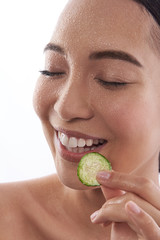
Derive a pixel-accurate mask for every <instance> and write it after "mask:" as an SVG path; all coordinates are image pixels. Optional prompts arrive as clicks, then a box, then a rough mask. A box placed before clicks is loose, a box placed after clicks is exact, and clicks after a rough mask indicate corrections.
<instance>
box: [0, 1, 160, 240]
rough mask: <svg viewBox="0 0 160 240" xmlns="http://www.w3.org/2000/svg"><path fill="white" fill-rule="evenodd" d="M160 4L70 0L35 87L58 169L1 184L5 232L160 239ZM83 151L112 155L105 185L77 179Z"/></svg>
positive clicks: (0, 230)
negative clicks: (42, 176) (88, 185)
mask: <svg viewBox="0 0 160 240" xmlns="http://www.w3.org/2000/svg"><path fill="white" fill-rule="evenodd" d="M159 7H160V2H159V1H138V0H137V1H133V0H132V1H131V0H101V1H97V0H71V1H69V2H68V4H67V6H66V8H65V10H64V11H63V13H62V15H61V17H60V19H59V21H58V24H57V27H56V29H55V31H54V33H53V36H52V38H51V40H50V43H49V44H47V45H46V47H45V56H46V60H45V67H44V70H42V71H41V75H40V77H39V79H38V82H37V86H36V90H35V94H34V108H35V111H36V113H37V114H38V116H39V118H40V120H41V122H42V126H43V130H44V134H45V136H46V139H47V142H48V145H49V147H50V149H51V152H52V154H53V157H54V160H55V165H56V169H57V175H54V176H48V177H46V178H42V179H37V180H31V181H25V182H20V183H10V184H3V185H1V200H0V204H1V220H0V236H1V239H5V240H7V239H9V240H11V239H47V240H49V239H58V240H60V239H63V240H72V239H74V240H75V239H76V240H80V239H87V240H91V239H92V240H96V239H100V240H102V239H105V240H106V239H111V240H116V239H130V240H132V239H143V240H144V239H145V240H148V239H149V240H158V239H160V229H159V226H160V201H159V199H160V189H159V186H158V156H159V151H160V121H159V119H160V81H159V79H160V68H159V61H160V45H159V44H160V43H159V39H160V26H159V25H158V24H160V16H159V15H158V14H157V15H156V13H158V11H159ZM157 9H158V10H157ZM86 152H99V153H101V154H103V155H105V156H106V157H107V158H108V159H109V161H110V162H111V164H112V168H113V170H114V171H111V172H107V171H106V172H99V173H98V174H97V180H98V181H99V183H100V184H101V187H99V188H90V187H87V186H84V185H83V184H82V183H81V182H80V181H79V180H78V177H77V166H78V162H79V160H80V158H81V157H82V156H83V155H84V154H85V153H86Z"/></svg>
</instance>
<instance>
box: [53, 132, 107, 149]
mask: <svg viewBox="0 0 160 240" xmlns="http://www.w3.org/2000/svg"><path fill="white" fill-rule="evenodd" d="M58 139H59V141H60V142H61V144H62V145H63V146H65V148H66V149H67V150H68V151H69V152H73V153H84V152H90V151H93V150H96V148H98V147H100V146H101V145H103V144H104V143H105V142H106V140H104V139H91V138H88V139H84V138H76V137H73V136H68V135H67V134H65V133H62V132H60V131H58Z"/></svg>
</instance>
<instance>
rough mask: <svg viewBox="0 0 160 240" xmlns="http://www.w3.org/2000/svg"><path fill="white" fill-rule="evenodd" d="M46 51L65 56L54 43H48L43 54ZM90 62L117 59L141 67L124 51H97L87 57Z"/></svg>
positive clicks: (61, 49)
mask: <svg viewBox="0 0 160 240" xmlns="http://www.w3.org/2000/svg"><path fill="white" fill-rule="evenodd" d="M47 50H51V51H55V52H58V53H60V54H62V55H66V54H65V50H64V49H63V48H62V47H61V46H59V45H56V44H54V43H48V44H47V45H46V47H45V48H44V52H45V51H47ZM89 59H90V60H101V59H115V60H116V59H118V60H123V61H127V62H130V63H132V64H134V65H136V66H138V67H143V65H142V64H141V63H140V62H139V61H138V60H137V59H136V58H135V57H134V56H133V55H131V54H129V53H126V52H124V51H117V50H106V51H98V52H93V53H91V54H90V55H89Z"/></svg>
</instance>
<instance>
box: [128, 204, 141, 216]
mask: <svg viewBox="0 0 160 240" xmlns="http://www.w3.org/2000/svg"><path fill="white" fill-rule="evenodd" d="M127 208H128V210H129V212H131V213H133V214H139V213H140V211H141V209H140V208H139V207H138V206H137V204H135V203H134V202H132V201H129V202H128V203H127Z"/></svg>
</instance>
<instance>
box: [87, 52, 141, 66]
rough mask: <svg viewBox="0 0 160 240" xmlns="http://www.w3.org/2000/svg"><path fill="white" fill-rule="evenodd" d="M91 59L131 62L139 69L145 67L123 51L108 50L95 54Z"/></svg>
mask: <svg viewBox="0 0 160 240" xmlns="http://www.w3.org/2000/svg"><path fill="white" fill-rule="evenodd" d="M89 58H90V59H93V60H99V59H118V60H123V61H127V62H130V63H132V64H134V65H136V66H138V67H143V65H142V64H141V63H140V62H139V61H138V60H137V59H136V58H135V57H134V56H132V55H131V54H129V53H126V52H123V51H116V50H107V51H102V52H93V53H92V54H91V55H90V56H89Z"/></svg>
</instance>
